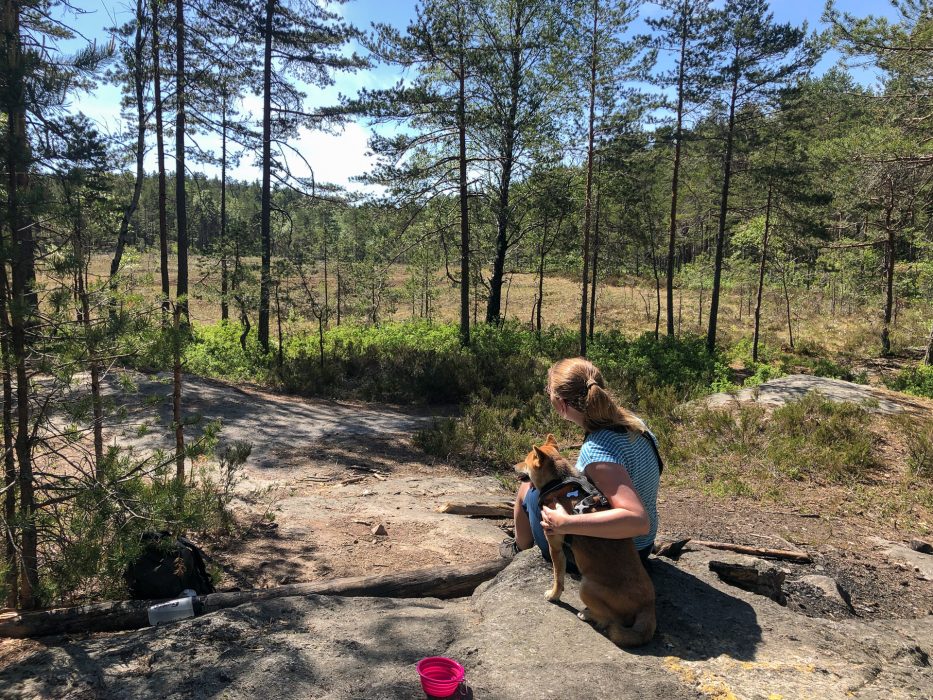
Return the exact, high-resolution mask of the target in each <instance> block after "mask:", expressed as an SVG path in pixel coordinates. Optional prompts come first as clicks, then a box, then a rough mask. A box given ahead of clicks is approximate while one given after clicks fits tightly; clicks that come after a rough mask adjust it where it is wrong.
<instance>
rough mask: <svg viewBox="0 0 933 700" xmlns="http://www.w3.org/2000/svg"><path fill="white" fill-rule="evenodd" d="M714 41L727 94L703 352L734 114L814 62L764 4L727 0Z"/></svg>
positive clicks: (715, 312) (717, 273) (801, 34)
mask: <svg viewBox="0 0 933 700" xmlns="http://www.w3.org/2000/svg"><path fill="white" fill-rule="evenodd" d="M716 37H717V40H718V41H720V42H721V43H720V44H719V45H720V47H721V52H722V53H721V56H722V62H721V63H720V65H719V80H720V82H721V84H722V85H723V87H724V88H725V90H726V91H727V93H726V94H727V97H726V128H725V134H724V135H723V138H724V140H725V148H724V155H723V176H722V188H721V194H720V198H719V227H718V230H717V234H716V254H715V262H714V267H713V289H712V296H711V299H710V310H709V328H708V332H707V335H706V347H707V350H708V351H709V352H713V351H714V350H715V348H716V330H717V326H718V320H719V295H720V288H721V285H722V263H723V254H724V251H725V248H726V224H727V219H728V216H729V193H730V191H731V187H732V175H733V155H734V154H733V151H734V145H735V138H736V132H737V130H738V128H739V126H740V125H739V124H737V121H736V116H737V115H738V114H740V113H741V112H743V111H744V110H746V109H747V108H750V107H751V106H752V105H754V104H756V103H763V102H766V101H767V100H768V99H769V98H773V97H774V95H775V94H776V93H777V91H778V90H779V89H780V88H781V87H783V86H784V85H786V84H787V83H788V82H790V81H791V80H792V79H794V78H795V77H797V76H799V75H800V74H801V73H802V72H804V71H806V70H808V69H809V68H810V66H812V65H813V63H814V62H815V58H816V54H815V47H814V46H813V45H811V44H808V43H806V42H805V39H806V27H803V28H798V27H794V26H792V25H790V24H776V23H775V22H774V13H772V12H771V11H770V10H769V9H768V3H767V0H729V1H728V2H727V3H726V6H725V8H724V9H723V11H722V14H721V15H720V17H719V21H718V23H717V28H716Z"/></svg>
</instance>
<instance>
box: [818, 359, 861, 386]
mask: <svg viewBox="0 0 933 700" xmlns="http://www.w3.org/2000/svg"><path fill="white" fill-rule="evenodd" d="M810 366H811V369H812V372H813V374H815V375H816V376H817V377H829V378H830V379H844V380H845V381H847V382H851V381H854V380H855V378H856V377H855V375H854V374H852V370H850V369H849V368H847V367H843V366H842V365H839V364H837V363H835V362H833V361H832V360H829V359H826V358H825V357H819V358H817V359H816V360H814V361H813V362H812V363H811V365H810Z"/></svg>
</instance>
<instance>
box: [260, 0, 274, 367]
mask: <svg viewBox="0 0 933 700" xmlns="http://www.w3.org/2000/svg"><path fill="white" fill-rule="evenodd" d="M274 12H275V0H266V24H265V28H264V36H265V49H264V52H263V64H262V66H263V67H262V199H261V204H260V215H261V222H260V237H261V244H262V267H261V272H260V277H259V344H260V345H261V346H262V350H263V352H265V353H268V352H269V296H270V294H269V292H270V289H269V285H270V279H269V277H270V273H271V268H272V179H271V178H272V162H271V161H272V17H273V15H274Z"/></svg>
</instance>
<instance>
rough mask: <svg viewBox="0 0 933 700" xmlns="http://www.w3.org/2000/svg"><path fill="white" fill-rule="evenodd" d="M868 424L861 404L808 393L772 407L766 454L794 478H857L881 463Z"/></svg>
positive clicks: (842, 480)
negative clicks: (876, 454)
mask: <svg viewBox="0 0 933 700" xmlns="http://www.w3.org/2000/svg"><path fill="white" fill-rule="evenodd" d="M870 422H871V415H870V414H869V413H868V412H867V411H866V410H865V409H864V408H863V407H861V406H858V405H856V404H852V403H836V402H833V401H829V400H827V399H825V398H823V397H822V396H820V394H819V393H818V392H810V393H808V394H807V395H806V396H805V397H804V398H803V399H801V400H800V401H795V402H793V403H789V404H786V405H785V406H782V407H781V408H778V409H776V410H775V411H774V414H773V415H772V417H771V421H770V423H769V425H768V428H767V434H768V436H769V438H770V439H769V441H768V445H767V448H766V450H767V455H768V457H769V458H770V459H771V460H772V461H773V462H774V464H775V465H776V466H777V467H778V468H779V469H781V470H782V471H783V472H784V473H785V474H787V475H788V476H791V477H792V478H803V477H804V476H807V477H809V478H812V479H816V480H823V479H826V480H828V481H831V482H836V483H845V482H852V481H858V480H861V479H863V478H864V477H865V476H866V474H867V473H868V472H869V471H870V470H871V469H874V468H875V467H877V460H876V458H875V456H874V454H873V452H872V440H873V438H872V435H871V433H870V432H869V430H868V428H869V424H870Z"/></svg>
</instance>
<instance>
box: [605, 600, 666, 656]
mask: <svg viewBox="0 0 933 700" xmlns="http://www.w3.org/2000/svg"><path fill="white" fill-rule="evenodd" d="M656 627H657V621H656V619H655V616H654V606H653V605H651V606H649V607H645V608H642V609H641V610H640V611H639V612H638V614H637V615H636V616H635V622H633V623H632V626H631V627H623V626H622V625H620V624H619V623H618V622H612V623H610V624H609V629H608V630H607V632H608V633H609V639H611V640H612V642H613V643H614V644H617V645H619V646H620V647H639V646H641V645H643V644H647V643H648V642H650V641H651V639H652V637H654V631H655V628H656Z"/></svg>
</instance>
